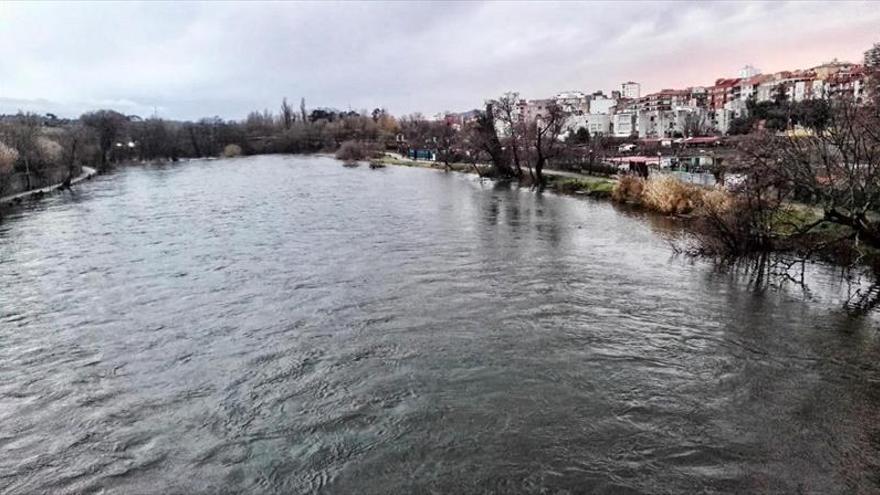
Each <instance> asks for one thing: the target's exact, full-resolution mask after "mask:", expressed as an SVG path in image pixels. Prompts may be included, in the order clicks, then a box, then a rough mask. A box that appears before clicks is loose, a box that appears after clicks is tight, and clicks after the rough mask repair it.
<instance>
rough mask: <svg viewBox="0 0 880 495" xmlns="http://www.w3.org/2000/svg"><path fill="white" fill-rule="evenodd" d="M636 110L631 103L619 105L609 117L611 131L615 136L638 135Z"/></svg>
mask: <svg viewBox="0 0 880 495" xmlns="http://www.w3.org/2000/svg"><path fill="white" fill-rule="evenodd" d="M637 115H638V111H637V110H636V108H635V105H633V104H627V105H621V106H620V107H619V108H617V111H616V112H615V113H614V115H613V116H612V117H611V125H612V132H613V133H614V136H615V137H630V136H637V135H638V128H637V127H636V117H637Z"/></svg>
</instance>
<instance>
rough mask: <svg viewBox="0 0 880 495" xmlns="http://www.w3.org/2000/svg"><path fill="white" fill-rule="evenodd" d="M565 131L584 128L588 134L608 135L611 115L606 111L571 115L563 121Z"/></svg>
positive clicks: (610, 127) (609, 133) (610, 126)
mask: <svg viewBox="0 0 880 495" xmlns="http://www.w3.org/2000/svg"><path fill="white" fill-rule="evenodd" d="M565 127H566V130H567V132H569V133H573V132H577V130H578V129H580V128H584V129H586V130H587V131H589V132H590V136H609V135H611V132H612V127H613V125H612V115H610V114H607V113H587V114H583V115H572V116H570V117H569V118H568V120H567V121H566V123H565Z"/></svg>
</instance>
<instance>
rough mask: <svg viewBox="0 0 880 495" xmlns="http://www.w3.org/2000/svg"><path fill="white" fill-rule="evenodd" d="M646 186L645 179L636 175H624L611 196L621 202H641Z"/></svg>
mask: <svg viewBox="0 0 880 495" xmlns="http://www.w3.org/2000/svg"><path fill="white" fill-rule="evenodd" d="M644 188H645V181H644V180H643V179H641V178H639V177H636V176H634V175H623V176H621V177H620V179H619V180H618V181H617V184H615V185H614V189H612V190H611V198H612V199H613V200H614V201H618V202H621V203H625V202H633V203H640V202H641V199H642V190H644Z"/></svg>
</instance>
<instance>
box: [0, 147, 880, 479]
mask: <svg viewBox="0 0 880 495" xmlns="http://www.w3.org/2000/svg"><path fill="white" fill-rule="evenodd" d="M666 228H668V227H667V226H666V225H664V222H663V220H662V219H658V218H656V217H651V216H645V215H640V214H635V213H630V212H627V211H625V210H621V209H619V208H617V207H615V206H613V205H611V204H609V203H605V202H597V201H592V200H581V199H576V198H567V197H559V196H555V195H552V194H537V193H535V192H533V191H530V190H528V189H522V190H520V189H517V188H513V187H509V186H502V185H496V184H492V183H488V182H484V183H481V182H480V181H479V180H478V179H477V178H476V177H473V176H467V175H462V174H445V173H442V172H439V171H432V170H424V169H408V168H394V167H391V168H386V169H381V170H369V169H368V168H366V167H361V168H357V169H349V168H344V167H342V166H341V165H340V164H339V162H336V161H334V160H332V159H329V158H316V157H307V158H302V157H300V158H295V157H283V156H271V157H254V158H239V159H233V160H215V161H194V162H189V163H181V164H175V165H166V166H144V167H131V168H125V169H122V170H119V171H117V172H116V173H114V174H112V175H109V176H102V177H99V178H97V179H95V180H93V181H92V182H89V183H84V184H83V185H82V186H80V187H78V188H77V190H76V192H75V195H73V196H71V195H70V194H64V195H57V196H52V197H50V198H47V199H46V200H44V201H41V202H38V203H35V204H33V205H28V206H26V207H23V208H22V209H20V210H17V211H14V212H12V213H11V215H9V216H8V217H7V218H6V219H5V221H4V222H3V223H2V224H0V493H96V492H104V493H243V492H253V493H375V494H386V493H727V492H747V493H780V492H781V493H797V492H800V493H821V494H831V493H877V492H878V491H880V339H878V331H877V328H878V325H877V321H876V319H875V318H873V317H861V318H857V317H853V316H850V315H848V314H847V313H846V312H844V311H842V310H841V309H840V307H841V301H842V299H841V298H842V297H844V296H845V294H844V295H841V294H842V293H843V291H844V289H843V288H842V286H841V282H840V280H839V277H837V276H836V275H835V274H834V273H833V271H832V270H830V269H825V268H821V267H815V268H814V269H813V270H812V271H811V273H812V275H811V276H810V279H811V280H810V285H809V287H810V291H809V293H806V292H804V291H802V290H800V289H793V288H784V289H782V290H767V291H761V292H757V291H755V290H750V288H749V285H748V283H747V280H745V279H744V278H743V277H741V276H737V275H735V274H730V273H723V272H719V271H718V270H716V269H715V268H714V267H713V266H712V265H711V264H709V263H704V262H693V261H688V260H686V259H680V258H676V257H673V256H671V251H670V248H669V246H668V245H667V243H666V241H665V240H664V237H663V233H664V230H665V229H666Z"/></svg>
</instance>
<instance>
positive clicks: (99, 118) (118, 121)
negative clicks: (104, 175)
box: [80, 110, 128, 168]
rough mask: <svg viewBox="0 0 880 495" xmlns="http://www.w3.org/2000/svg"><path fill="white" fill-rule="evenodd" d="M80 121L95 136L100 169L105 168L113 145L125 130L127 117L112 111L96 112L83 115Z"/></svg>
mask: <svg viewBox="0 0 880 495" xmlns="http://www.w3.org/2000/svg"><path fill="white" fill-rule="evenodd" d="M80 121H82V123H83V124H84V125H86V126H87V127H90V128H92V129H93V130H94V131H95V133H96V134H97V137H98V148H99V149H100V150H101V168H106V167H107V163H108V162H109V159H110V151H111V150H112V149H113V143H114V142H115V141H116V139H117V138H118V137H119V136H120V135H121V134H122V132H123V130H124V129H125V126H126V124H127V123H128V117H126V116H125V115H122V114H121V113H119V112H116V111H114V110H97V111H94V112H89V113H85V114H83V115H82V116H81V117H80Z"/></svg>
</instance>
